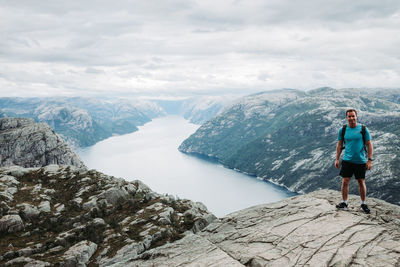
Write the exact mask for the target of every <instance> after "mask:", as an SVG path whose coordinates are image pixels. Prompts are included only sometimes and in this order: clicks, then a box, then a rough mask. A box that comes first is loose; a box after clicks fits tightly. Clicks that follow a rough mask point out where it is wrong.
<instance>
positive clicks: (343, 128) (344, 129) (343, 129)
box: [342, 124, 347, 150]
mask: <svg viewBox="0 0 400 267" xmlns="http://www.w3.org/2000/svg"><path fill="white" fill-rule="evenodd" d="M346 128H347V124H345V125H343V127H342V150H343V149H344V148H345V146H344V143H345V141H344V134H345V133H346Z"/></svg>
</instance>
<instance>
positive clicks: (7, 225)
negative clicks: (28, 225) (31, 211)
mask: <svg viewBox="0 0 400 267" xmlns="http://www.w3.org/2000/svg"><path fill="white" fill-rule="evenodd" d="M23 229H24V222H23V221H22V219H21V217H20V216H19V215H5V216H3V217H1V219H0V232H7V233H14V232H18V231H21V230H23Z"/></svg>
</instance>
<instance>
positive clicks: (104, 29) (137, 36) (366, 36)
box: [0, 0, 400, 96]
mask: <svg viewBox="0 0 400 267" xmlns="http://www.w3.org/2000/svg"><path fill="white" fill-rule="evenodd" d="M0 16H1V17H2V23H1V25H0V32H1V34H2V38H0V55H1V64H0V73H1V76H0V96H10V95H12V96H34V95H41V96H42V95H60V94H61V95H82V94H93V95H95V94H113V93H115V94H122V93H123V94H133V95H146V94H148V95H157V94H160V95H167V94H172V95H188V94H218V93H226V92H230V93H238V94H243V93H251V92H255V91H261V90H268V89H276V88H283V87H291V88H299V89H309V88H315V87H319V86H332V87H350V86H351V87H398V85H399V84H400V83H399V82H400V56H399V54H398V47H399V46H400V34H399V29H400V2H399V1H394V0H393V1H392V0H390V1H389V0H383V1H379V2H377V1H372V0H355V1H344V0H336V1H333V0H328V1H320V0H308V1H307V0H306V1H304V0H303V1H300V0H290V1H289V0H279V1H278V0H271V1H264V0H253V1H244V0H231V1H222V0H221V1H216V0H213V1H211V0H202V1H195V0H185V1H183V0H164V1H161V0H157V1H142V0H141V1H139V0H136V1H130V0H115V1H105V0H96V1H94V0H88V1H76V0H71V1H54V0H44V1H40V2H38V3H35V4H33V3H32V2H31V1H28V0H25V1H24V0H18V1H5V3H2V5H1V7H0Z"/></svg>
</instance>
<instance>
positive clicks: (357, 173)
mask: <svg viewBox="0 0 400 267" xmlns="http://www.w3.org/2000/svg"><path fill="white" fill-rule="evenodd" d="M366 171H367V167H366V164H365V163H363V164H356V163H351V162H348V161H344V160H343V161H342V168H341V169H340V173H339V174H340V176H342V177H344V178H351V177H352V176H353V174H354V177H356V179H365V172H366Z"/></svg>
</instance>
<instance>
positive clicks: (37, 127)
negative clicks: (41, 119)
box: [0, 118, 84, 167]
mask: <svg viewBox="0 0 400 267" xmlns="http://www.w3.org/2000/svg"><path fill="white" fill-rule="evenodd" d="M0 152H1V154H0V166H10V165H19V166H23V167H41V166H45V165H49V164H62V165H73V166H78V167H80V166H83V165H84V164H83V162H82V161H81V160H80V159H79V157H78V155H77V154H76V153H75V152H74V151H72V150H71V149H70V148H69V147H68V145H67V144H66V143H65V142H64V140H63V139H62V138H61V137H60V136H58V135H57V134H56V133H55V132H54V131H53V130H52V129H51V128H50V127H49V126H48V125H47V124H45V123H35V122H34V121H33V119H27V118H1V119H0Z"/></svg>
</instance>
